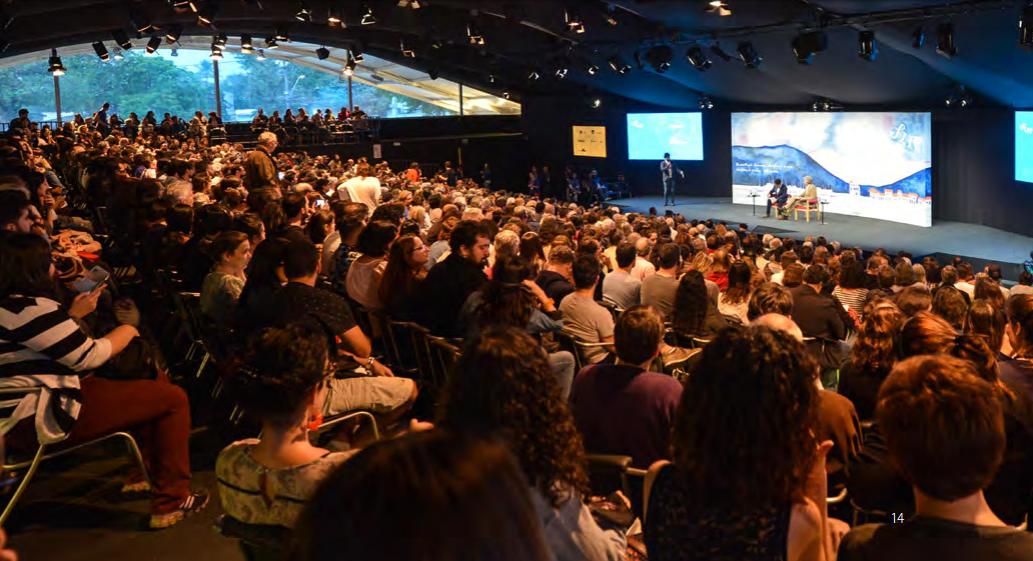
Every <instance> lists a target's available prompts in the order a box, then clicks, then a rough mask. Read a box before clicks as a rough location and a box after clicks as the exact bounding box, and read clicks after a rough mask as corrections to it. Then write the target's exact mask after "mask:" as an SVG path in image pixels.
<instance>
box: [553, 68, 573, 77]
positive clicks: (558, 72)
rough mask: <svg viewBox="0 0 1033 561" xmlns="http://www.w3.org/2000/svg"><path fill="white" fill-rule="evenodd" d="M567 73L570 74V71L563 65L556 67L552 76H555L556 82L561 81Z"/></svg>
mask: <svg viewBox="0 0 1033 561" xmlns="http://www.w3.org/2000/svg"><path fill="white" fill-rule="evenodd" d="M569 72H570V69H569V68H567V66H566V65H563V66H559V67H557V68H556V72H554V73H553V75H554V76H556V79H557V80H562V79H564V78H566V77H567V74H568V73H569Z"/></svg>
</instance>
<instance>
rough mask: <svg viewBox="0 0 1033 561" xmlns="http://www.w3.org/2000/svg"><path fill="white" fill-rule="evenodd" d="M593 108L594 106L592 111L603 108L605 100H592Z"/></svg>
mask: <svg viewBox="0 0 1033 561" xmlns="http://www.w3.org/2000/svg"><path fill="white" fill-rule="evenodd" d="M591 106H592V109H599V108H600V107H602V106H603V100H601V99H599V98H598V97H597V98H595V99H593V100H592V103H591Z"/></svg>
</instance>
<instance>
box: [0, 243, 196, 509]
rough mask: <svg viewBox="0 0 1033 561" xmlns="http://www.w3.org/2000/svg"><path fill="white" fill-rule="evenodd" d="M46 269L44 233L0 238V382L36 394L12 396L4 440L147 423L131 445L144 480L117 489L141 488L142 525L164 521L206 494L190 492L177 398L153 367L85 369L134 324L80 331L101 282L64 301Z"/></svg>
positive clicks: (48, 439) (89, 434)
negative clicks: (121, 372) (146, 518)
mask: <svg viewBox="0 0 1033 561" xmlns="http://www.w3.org/2000/svg"><path fill="white" fill-rule="evenodd" d="M52 270H53V267H52V261H51V254H50V244H48V243H47V240H45V239H43V238H41V237H40V236H37V235H35V234H21V233H10V234H5V235H4V236H2V237H0V312H2V313H0V329H2V330H3V332H4V333H5V335H4V337H3V338H4V351H3V352H2V353H0V387H3V388H16V387H22V388H28V387H40V389H41V392H42V393H41V394H39V395H37V394H30V395H28V396H26V397H25V398H24V399H22V401H21V403H19V405H18V411H20V413H19V415H21V419H22V420H21V421H20V422H18V423H17V424H16V425H15V426H14V427H13V428H12V429H11V430H10V431H9V432H8V437H9V439H8V445H9V447H10V448H14V449H18V450H25V451H26V452H31V451H34V450H36V448H37V447H38V443H40V442H44V443H49V444H53V443H55V442H61V443H62V445H67V446H75V445H77V444H82V443H85V442H88V441H91V440H94V439H97V438H100V437H102V436H105V435H109V434H112V433H114V432H118V431H123V430H130V429H133V430H137V429H139V430H144V431H147V433H148V434H149V435H150V436H151V438H149V439H145V440H142V441H141V442H140V443H141V444H142V445H143V447H144V450H143V454H144V458H145V459H146V460H147V463H148V465H150V467H151V477H152V480H153V486H151V485H147V484H146V482H144V481H143V480H142V479H141V480H139V481H132V480H131V481H130V482H128V483H127V484H126V486H125V487H124V488H123V490H124V491H126V492H134V491H151V492H152V493H153V495H152V498H151V507H150V511H151V514H150V523H149V525H150V527H151V528H155V529H157V528H167V527H169V526H172V525H173V524H176V523H177V522H179V521H180V520H182V519H183V517H184V516H186V515H188V514H192V513H194V512H197V511H199V510H201V509H203V508H204V507H205V506H206V505H207V504H208V495H207V494H206V493H203V492H201V493H191V491H190V447H189V439H190V404H189V403H188V402H187V396H186V394H185V393H184V392H183V390H182V389H180V388H178V387H176V386H174V385H172V384H171V383H169V380H168V378H167V377H166V376H165V373H164V371H161V370H156V372H153V373H148V372H140V373H138V374H139V375H140V376H141V378H140V379H134V380H116V379H109V378H106V377H103V376H100V375H97V374H93V375H88V374H90V373H92V372H93V371H94V370H97V369H98V368H100V367H101V366H102V365H104V364H105V363H108V362H109V361H111V359H112V358H113V357H116V356H117V355H118V354H119V353H121V352H122V351H123V350H124V349H125V348H126V347H128V346H129V345H130V344H131V343H133V340H134V339H135V338H136V337H138V336H139V332H137V330H136V328H135V327H133V326H132V325H120V326H118V327H116V328H115V329H114V330H112V331H111V332H109V333H108V334H107V335H105V336H103V337H97V338H94V337H92V336H90V334H89V333H87V332H86V331H85V330H84V328H82V327H80V324H79V323H77V320H81V319H82V318H84V317H86V316H87V315H89V314H91V313H92V312H93V311H94V310H95V309H96V307H97V300H98V299H99V298H100V296H101V295H102V294H103V293H104V292H105V290H104V287H103V286H100V287H98V288H95V289H94V290H93V291H91V292H89V293H82V294H80V295H78V296H76V297H75V299H74V300H72V303H71V305H70V306H68V307H65V306H64V305H62V304H60V303H59V302H57V301H55V300H53V299H52V298H53V297H54V295H55V294H56V293H57V288H56V287H55V286H54V280H53V278H52V276H51V272H52ZM140 343H141V342H137V343H135V344H140ZM144 344H146V343H144ZM30 373H31V375H30ZM48 377H50V378H52V381H46V378H48ZM59 388H60V389H63V390H69V391H59ZM37 398H38V400H37ZM37 401H39V403H37ZM43 403H49V404H50V406H49V407H44V406H43V405H42V404H43ZM137 477H139V474H138V475H137Z"/></svg>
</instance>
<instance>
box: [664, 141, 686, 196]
mask: <svg viewBox="0 0 1033 561" xmlns="http://www.w3.org/2000/svg"><path fill="white" fill-rule="evenodd" d="M674 172H678V174H679V175H681V176H682V178H684V177H685V172H684V171H682V170H680V169H678V165H677V164H675V163H674V162H672V161H671V154H670V153H666V154H664V161H662V162H660V175H661V176H662V177H663V180H664V206H667V199H668V198H670V199H671V206H674V204H675V203H674Z"/></svg>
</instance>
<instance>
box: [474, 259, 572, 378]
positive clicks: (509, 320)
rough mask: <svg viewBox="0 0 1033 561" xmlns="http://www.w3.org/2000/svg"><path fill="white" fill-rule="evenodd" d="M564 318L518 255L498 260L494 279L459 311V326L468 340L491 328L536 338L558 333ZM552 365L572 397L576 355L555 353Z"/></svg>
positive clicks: (493, 273)
mask: <svg viewBox="0 0 1033 561" xmlns="http://www.w3.org/2000/svg"><path fill="white" fill-rule="evenodd" d="M561 318H562V314H561V313H560V311H559V310H557V309H556V306H555V305H554V304H553V303H552V300H551V299H550V298H549V297H548V296H546V295H545V292H544V291H543V290H542V289H541V288H539V287H538V285H536V284H535V283H534V282H533V281H532V280H531V267H530V266H529V265H528V264H527V261H525V260H524V259H523V258H521V257H520V256H515V255H503V256H502V257H500V258H499V259H498V260H497V261H495V267H493V268H492V279H491V280H490V281H488V282H487V283H485V284H484V287H483V288H482V289H481V290H478V291H476V292H473V293H471V294H470V297H469V298H467V299H466V302H465V303H463V309H462V310H460V312H459V323H460V325H461V326H462V327H463V333H464V334H466V335H467V336H469V337H473V336H475V335H477V333H478V332H480V331H481V330H482V329H484V328H485V327H488V326H491V325H505V326H509V327H515V328H518V329H523V330H525V331H526V332H527V333H529V334H531V335H534V336H536V337H537V336H541V335H544V334H546V333H552V332H554V331H559V330H560V329H561V328H562V327H563V321H562V319H561ZM549 366H550V367H551V368H552V369H553V372H554V373H555V374H556V376H557V378H558V379H559V381H560V386H561V387H562V388H563V395H564V396H567V395H569V394H570V385H571V383H573V381H574V374H575V369H576V363H575V361H574V355H572V354H570V352H568V351H559V352H555V353H552V354H551V355H549Z"/></svg>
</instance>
